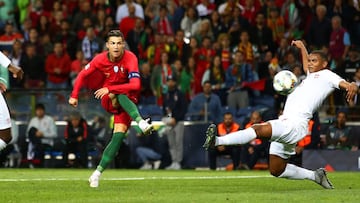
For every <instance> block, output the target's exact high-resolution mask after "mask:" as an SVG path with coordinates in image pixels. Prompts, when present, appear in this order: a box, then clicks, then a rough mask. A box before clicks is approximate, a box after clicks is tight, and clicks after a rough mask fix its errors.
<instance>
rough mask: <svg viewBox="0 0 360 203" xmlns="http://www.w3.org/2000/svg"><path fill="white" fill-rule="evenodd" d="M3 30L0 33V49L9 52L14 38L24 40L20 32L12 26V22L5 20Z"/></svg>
mask: <svg viewBox="0 0 360 203" xmlns="http://www.w3.org/2000/svg"><path fill="white" fill-rule="evenodd" d="M4 31H5V33H4V34H2V35H0V50H2V51H4V50H5V51H8V52H11V51H12V45H13V43H14V40H16V39H18V40H20V41H24V37H23V36H22V34H21V33H20V32H17V31H16V29H15V28H14V24H13V22H6V24H5V28H4Z"/></svg>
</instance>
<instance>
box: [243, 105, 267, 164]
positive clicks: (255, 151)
mask: <svg viewBox="0 0 360 203" xmlns="http://www.w3.org/2000/svg"><path fill="white" fill-rule="evenodd" d="M263 122H264V121H263V119H262V116H261V114H260V112H259V111H253V112H252V113H251V115H250V120H249V122H248V123H247V124H246V125H245V129H246V128H249V127H251V126H252V125H254V124H261V123H263ZM269 147H270V142H268V140H261V139H254V140H253V141H251V142H250V143H247V144H245V145H243V146H242V147H241V159H240V160H241V163H240V167H239V168H240V169H246V170H249V169H253V168H254V166H255V164H256V163H257V162H258V160H259V159H260V158H262V157H263V158H265V159H266V160H268V156H269Z"/></svg>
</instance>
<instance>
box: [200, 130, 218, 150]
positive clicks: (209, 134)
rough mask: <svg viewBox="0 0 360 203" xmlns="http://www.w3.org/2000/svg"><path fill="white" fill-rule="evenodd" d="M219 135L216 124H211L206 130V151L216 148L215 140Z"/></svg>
mask: <svg viewBox="0 0 360 203" xmlns="http://www.w3.org/2000/svg"><path fill="white" fill-rule="evenodd" d="M216 135H217V128H216V125H215V124H210V125H209V127H208V128H207V130H206V140H205V143H204V145H203V147H204V148H205V149H206V150H209V149H210V148H214V147H215V139H216Z"/></svg>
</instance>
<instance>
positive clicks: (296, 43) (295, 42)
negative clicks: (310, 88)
mask: <svg viewBox="0 0 360 203" xmlns="http://www.w3.org/2000/svg"><path fill="white" fill-rule="evenodd" d="M291 45H292V46H296V47H297V48H299V49H300V52H301V58H302V64H303V69H304V73H306V74H307V72H308V59H309V54H308V51H307V49H306V47H305V45H304V43H303V42H302V41H301V40H293V41H292V42H291Z"/></svg>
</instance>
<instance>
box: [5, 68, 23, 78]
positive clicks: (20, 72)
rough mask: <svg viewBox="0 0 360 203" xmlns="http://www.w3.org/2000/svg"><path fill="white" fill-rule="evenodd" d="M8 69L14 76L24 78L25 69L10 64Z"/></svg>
mask: <svg viewBox="0 0 360 203" xmlns="http://www.w3.org/2000/svg"><path fill="white" fill-rule="evenodd" d="M8 69H9V71H10V72H11V73H12V74H13V77H14V78H16V79H18V80H21V79H22V78H23V76H24V71H23V70H22V69H21V68H20V67H18V66H15V65H13V64H10V65H9V67H8Z"/></svg>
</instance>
